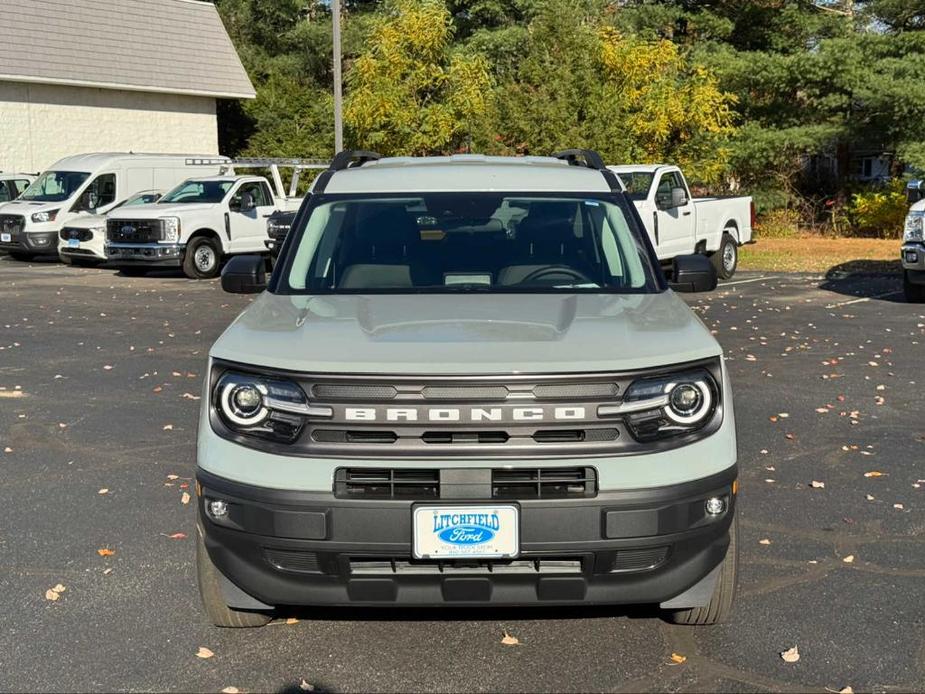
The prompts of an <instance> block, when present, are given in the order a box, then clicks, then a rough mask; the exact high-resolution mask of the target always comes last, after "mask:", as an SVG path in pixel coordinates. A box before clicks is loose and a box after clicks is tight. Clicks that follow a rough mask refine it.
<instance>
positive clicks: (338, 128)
mask: <svg viewBox="0 0 925 694" xmlns="http://www.w3.org/2000/svg"><path fill="white" fill-rule="evenodd" d="M331 18H332V20H333V24H334V153H335V154H337V153H338V152H341V151H343V149H344V85H343V78H342V75H341V55H340V0H331Z"/></svg>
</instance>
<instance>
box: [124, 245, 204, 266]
mask: <svg viewBox="0 0 925 694" xmlns="http://www.w3.org/2000/svg"><path fill="white" fill-rule="evenodd" d="M185 250H186V245H185V244H179V243H133V244H128V243H124V244H123V243H109V244H108V245H107V246H106V257H107V259H108V260H109V262H110V263H112V264H113V265H139V266H140V265H153V266H158V267H180V266H181V265H182V264H183V254H184V252H185Z"/></svg>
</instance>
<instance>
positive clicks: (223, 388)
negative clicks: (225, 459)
mask: <svg viewBox="0 0 925 694" xmlns="http://www.w3.org/2000/svg"><path fill="white" fill-rule="evenodd" d="M212 407H213V408H214V410H215V412H216V413H217V414H218V415H219V417H220V418H221V421H222V423H223V424H224V425H225V426H226V427H227V428H228V429H230V430H231V431H232V432H234V433H236V434H241V435H243V436H253V437H257V438H262V439H270V440H272V441H279V442H281V443H291V442H293V441H295V440H296V439H297V438H298V437H299V434H300V433H302V428H303V427H304V426H305V423H306V421H307V418H308V417H309V416H310V415H314V414H319V412H317V411H316V410H320V409H325V410H326V409H327V408H312V407H310V406H309V403H308V398H307V397H306V396H305V392H304V391H303V390H302V389H301V388H300V387H299V386H298V384H296V383H293V382H292V381H286V380H283V379H278V378H270V377H265V376H258V375H251V374H244V373H237V372H234V371H229V372H226V373H225V374H223V375H222V376H221V378H219V379H218V382H217V383H216V384H215V387H214V388H213V389H212ZM322 414H327V412H324V413H322Z"/></svg>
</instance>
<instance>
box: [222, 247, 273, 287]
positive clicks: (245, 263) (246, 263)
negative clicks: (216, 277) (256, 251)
mask: <svg viewBox="0 0 925 694" xmlns="http://www.w3.org/2000/svg"><path fill="white" fill-rule="evenodd" d="M266 288H267V271H266V259H265V258H264V257H263V256H262V255H236V256H234V257H233V258H232V259H231V260H229V261H228V263H227V264H226V265H225V267H224V269H223V270H222V289H223V290H224V291H226V292H229V293H230V294H257V293H259V292H262V291H263V290H264V289H266Z"/></svg>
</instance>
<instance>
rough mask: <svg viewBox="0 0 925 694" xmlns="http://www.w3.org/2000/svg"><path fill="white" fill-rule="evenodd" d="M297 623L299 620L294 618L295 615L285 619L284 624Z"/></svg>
mask: <svg viewBox="0 0 925 694" xmlns="http://www.w3.org/2000/svg"><path fill="white" fill-rule="evenodd" d="M298 623H299V620H298V619H296V618H295V617H289V619H287V620H286V624H298Z"/></svg>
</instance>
